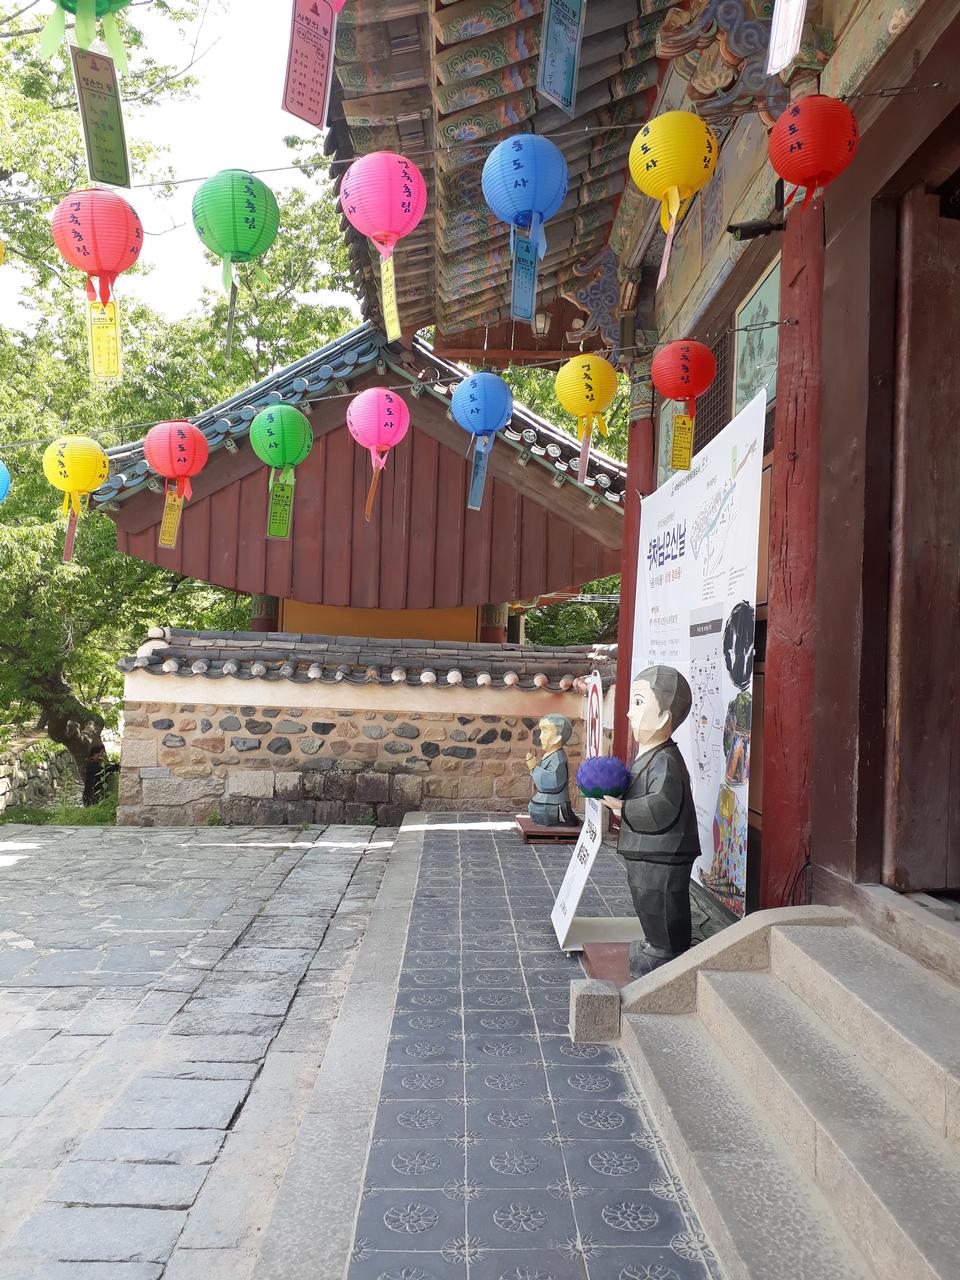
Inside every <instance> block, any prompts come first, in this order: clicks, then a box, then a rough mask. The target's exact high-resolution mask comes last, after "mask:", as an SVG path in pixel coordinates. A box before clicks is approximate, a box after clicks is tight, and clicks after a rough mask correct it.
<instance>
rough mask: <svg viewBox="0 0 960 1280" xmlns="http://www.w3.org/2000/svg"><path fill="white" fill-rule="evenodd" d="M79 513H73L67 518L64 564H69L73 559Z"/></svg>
mask: <svg viewBox="0 0 960 1280" xmlns="http://www.w3.org/2000/svg"><path fill="white" fill-rule="evenodd" d="M77 515H78V512H76V511H71V512H70V515H69V516H68V517H67V532H66V534H65V536H64V539H63V563H64V564H69V563H70V561H71V560H72V559H73V544H74V542H75V541H76V537H77Z"/></svg>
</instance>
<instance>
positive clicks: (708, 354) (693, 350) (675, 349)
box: [652, 339, 717, 418]
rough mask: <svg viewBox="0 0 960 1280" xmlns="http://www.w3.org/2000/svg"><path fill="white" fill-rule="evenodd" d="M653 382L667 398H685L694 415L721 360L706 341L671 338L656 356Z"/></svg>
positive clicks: (691, 415)
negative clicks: (696, 405) (717, 360)
mask: <svg viewBox="0 0 960 1280" xmlns="http://www.w3.org/2000/svg"><path fill="white" fill-rule="evenodd" d="M652 374H653V385H654V386H655V387H656V388H657V390H658V391H659V392H660V394H661V395H662V396H663V398H664V400H681V401H682V400H685V401H686V402H687V413H688V414H689V416H690V417H691V418H692V417H693V414H694V407H695V406H694V401H695V400H696V398H697V396H702V395H703V393H704V392H705V391H707V390H709V388H710V384H711V383H712V382H713V380H714V378H715V377H716V376H717V362H716V360H715V359H714V356H713V352H712V351H711V350H710V348H709V347H705V346H704V345H703V343H702V342H693V341H688V340H687V339H683V340H681V341H679V342H668V343H667V344H666V346H664V347H661V348H660V350H659V351H658V352H657V354H656V355H655V356H654V357H653V370H652Z"/></svg>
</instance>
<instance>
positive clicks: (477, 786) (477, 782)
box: [457, 777, 493, 800]
mask: <svg viewBox="0 0 960 1280" xmlns="http://www.w3.org/2000/svg"><path fill="white" fill-rule="evenodd" d="M457 794H458V795H461V796H462V797H463V798H464V800H489V799H490V797H491V796H492V795H493V779H492V778H466V777H464V778H461V779H460V781H459V782H458V783H457Z"/></svg>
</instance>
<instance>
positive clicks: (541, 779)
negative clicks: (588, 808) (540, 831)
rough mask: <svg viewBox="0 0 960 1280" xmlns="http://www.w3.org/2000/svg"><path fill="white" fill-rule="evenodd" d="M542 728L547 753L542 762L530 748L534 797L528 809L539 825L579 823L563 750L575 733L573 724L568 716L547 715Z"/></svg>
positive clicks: (543, 749)
mask: <svg viewBox="0 0 960 1280" xmlns="http://www.w3.org/2000/svg"><path fill="white" fill-rule="evenodd" d="M539 730H540V749H541V751H542V753H543V754H542V755H541V757H540V763H539V764H538V763H537V757H536V754H535V752H533V751H528V752H527V768H528V769H529V770H530V777H531V779H532V780H533V799H532V800H531V801H530V804H529V806H528V809H527V812H528V813H529V814H530V817H531V818H532V819H533V821H534V822H535V823H536V824H537V826H539V827H559V826H566V827H578V826H579V825H580V821H579V819H578V818H577V815H576V814H575V813H574V812H573V807H572V806H571V804H570V779H569V772H568V769H567V754H566V752H565V751H564V750H563V745H564V743H565V742H569V740H570V735H571V734H572V733H573V725H572V724H571V723H570V721H569V720H568V719H567V718H566V716H560V715H552V716H544V717H543V719H542V720H541V721H540V725H539Z"/></svg>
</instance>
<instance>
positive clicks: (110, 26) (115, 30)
mask: <svg viewBox="0 0 960 1280" xmlns="http://www.w3.org/2000/svg"><path fill="white" fill-rule="evenodd" d="M100 23H101V25H102V27H103V40H104V43H105V44H106V46H107V48H108V49H109V50H110V57H111V58H112V59H113V60H114V62H115V63H116V65H117V70H118V71H119V72H120V74H121V75H122V76H125V75H126V74H127V72H128V71H129V70H130V68H129V66H128V64H127V51H126V49H125V48H124V47H123V36H122V35H121V34H120V27H119V25H118V23H117V19H116V16H115V15H114V14H112V13H105V14H104V15H103V17H102V18H101V19H100Z"/></svg>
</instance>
